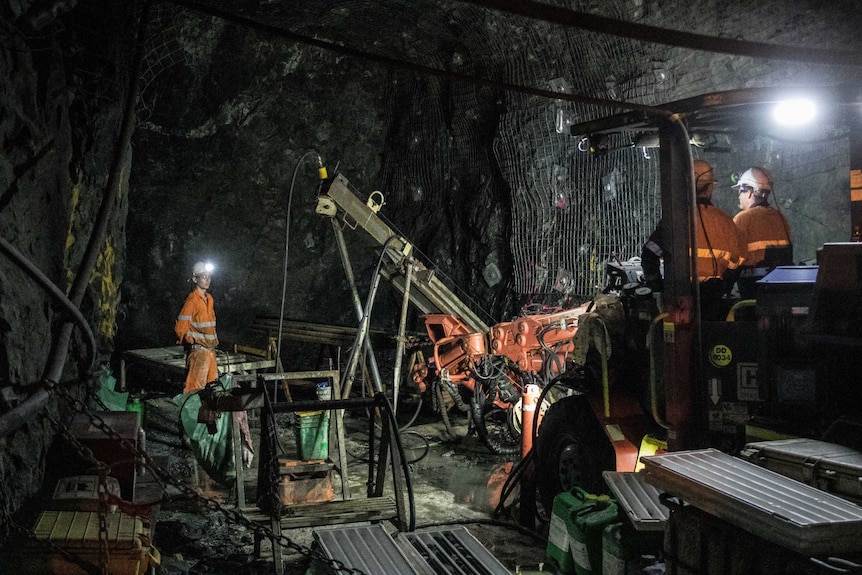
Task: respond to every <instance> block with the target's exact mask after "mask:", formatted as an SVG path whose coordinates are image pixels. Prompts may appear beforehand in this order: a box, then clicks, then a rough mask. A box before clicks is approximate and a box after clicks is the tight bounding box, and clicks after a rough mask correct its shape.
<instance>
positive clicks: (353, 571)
mask: <svg viewBox="0 0 862 575" xmlns="http://www.w3.org/2000/svg"><path fill="white" fill-rule="evenodd" d="M52 391H53V392H56V393H58V394H59V395H60V396H62V397H63V398H64V399H65V400H66V401H67V402H69V404H70V405H71V406H72V407H73V408H74V409H75V411H77V412H79V413H82V414H84V415H85V416H87V418H88V419H89V420H90V423H91V424H92V425H94V426H95V427H97V428H98V429H99V430H100V431H101V432H102V433H104V434H105V435H107V436H108V437H110V438H111V439H114V440H116V441H117V442H118V443H119V444H120V445H121V446H122V447H123V448H125V449H126V450H128V451H129V452H130V453H134V455H135V458H136V460H137V461H140V462H142V463H143V464H144V466H145V467H146V468H147V469H148V470H149V471H151V472H152V473H153V476H154V477H155V478H156V479H157V480H158V482H159V485H160V486H161V487H162V488H163V489H164V488H165V487H166V486H167V485H171V486H172V487H175V488H176V489H177V490H179V491H180V492H181V493H182V494H184V495H186V496H187V497H189V498H190V499H192V500H194V501H196V502H197V503H198V504H199V505H201V506H203V507H205V508H207V509H210V510H213V511H218V512H219V513H221V514H222V515H224V516H225V518H226V519H228V520H229V521H234V522H235V523H238V524H240V525H243V526H244V527H246V528H247V529H248V530H250V531H252V532H253V533H254V534H255V535H256V536H259V537H266V538H267V539H269V540H270V541H271V542H272V544H273V545H275V544H278V545H281V546H282V547H284V548H285V549H290V550H292V551H295V552H296V553H298V554H300V555H302V556H304V557H308V558H309V559H312V560H315V561H318V562H320V563H323V564H325V565H327V566H329V568H331V569H332V570H333V572H334V573H336V574H341V573H344V574H348V575H368V574H366V573H365V572H364V571H362V570H360V569H357V568H354V567H348V566H347V565H345V564H344V563H342V562H341V561H339V560H338V559H331V558H329V557H326V556H325V555H324V554H323V553H322V552H321V551H317V550H315V549H311V548H310V547H307V546H304V545H301V544H299V543H297V542H295V541H294V540H292V539H290V538H289V537H287V536H286V535H283V534H276V533H275V532H274V531H273V530H272V529H270V528H269V527H266V526H264V525H261V524H259V523H256V522H254V521H252V520H251V519H249V518H247V517H246V516H245V515H243V514H242V512H240V511H238V510H236V509H230V508H227V507H224V506H223V505H222V504H221V503H219V502H218V501H215V500H214V499H210V498H208V497H205V496H203V495H201V494H200V493H198V492H197V491H196V490H194V489H192V488H190V487H189V486H187V485H185V484H184V483H182V482H181V481H179V480H177V479H174V478H173V477H171V474H170V473H169V472H167V471H165V470H164V469H162V468H161V466H159V465H158V464H157V463H156V462H155V461H154V460H153V458H152V457H150V456H149V454H147V453H146V452H145V451H141V450H139V449H138V448H137V447H136V446H135V445H134V444H133V443H131V442H130V441H129V440H128V439H126V438H124V437H122V436H121V435H120V434H119V433H117V432H116V431H115V430H114V429H112V428H111V427H110V426H109V425H108V424H107V423H106V422H105V420H104V419H102V418H101V417H99V415H98V414H96V413H93V412H91V411H90V410H89V409H88V408H87V405H86V404H85V403H84V402H83V401H81V400H80V399H78V398H76V397H74V396H72V395H71V394H70V393H69V392H68V391H67V390H65V389H63V388H62V387H61V386H54V387H53V388H52ZM49 418H51V416H50V415H49ZM51 421H52V422H55V423H56V424H59V425H62V424H61V423H60V422H57V421H56V420H55V419H53V418H51ZM63 427H65V426H63ZM66 430H67V432H68V428H66ZM69 435H71V434H69ZM70 439H71V441H72V442H73V445H74V446H75V447H76V448H77V449H79V450H80V451H81V454H82V455H83V456H84V457H87V458H88V459H90V458H89V457H88V455H87V454H89V456H90V457H93V459H90V460H91V461H92V460H94V459H95V458H94V456H93V453H92V451H91V450H90V449H89V448H88V447H87V446H85V445H82V444H81V443H80V442H79V441H77V439H74V438H70ZM95 461H96V463H97V464H98V465H101V466H104V464H103V463H102V462H100V461H98V460H95Z"/></svg>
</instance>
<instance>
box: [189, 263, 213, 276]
mask: <svg viewBox="0 0 862 575" xmlns="http://www.w3.org/2000/svg"><path fill="white" fill-rule="evenodd" d="M214 270H215V266H214V265H213V264H212V263H210V262H197V263H195V265H193V266H192V277H198V276H202V275H210V274H212V273H213V271H214Z"/></svg>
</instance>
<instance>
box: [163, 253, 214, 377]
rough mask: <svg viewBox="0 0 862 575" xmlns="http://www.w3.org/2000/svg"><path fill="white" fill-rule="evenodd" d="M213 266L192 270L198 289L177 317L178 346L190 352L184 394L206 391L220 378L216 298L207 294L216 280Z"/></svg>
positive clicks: (201, 266)
mask: <svg viewBox="0 0 862 575" xmlns="http://www.w3.org/2000/svg"><path fill="white" fill-rule="evenodd" d="M212 272H213V266H212V264H205V263H204V262H197V263H196V264H195V265H194V266H193V267H192V277H191V282H192V285H193V286H194V287H193V288H192V291H191V293H189V295H188V297H187V298H186V301H185V303H183V307H182V309H181V310H180V313H179V315H178V316H177V323H176V325H175V327H174V331H175V332H176V334H177V343H180V344H182V346H183V349H184V350H185V352H186V368H187V369H188V372H187V373H186V384H185V389H183V391H184V392H185V393H190V392H192V391H196V390H198V389H202V388H203V387H204V386H205V385H206V384H207V383H208V382H210V381H214V380H215V379H216V378H217V377H218V364H217V361H216V351H215V350H216V347H217V346H218V336H217V335H216V317H215V309H214V307H213V297H212V295H211V294H209V293H208V292H207V290H208V289H209V287H210V281H211V280H212Z"/></svg>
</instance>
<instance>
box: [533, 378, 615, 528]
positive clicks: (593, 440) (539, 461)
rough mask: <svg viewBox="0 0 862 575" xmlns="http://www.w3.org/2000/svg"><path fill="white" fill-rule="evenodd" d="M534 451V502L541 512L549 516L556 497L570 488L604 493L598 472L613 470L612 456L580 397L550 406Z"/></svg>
mask: <svg viewBox="0 0 862 575" xmlns="http://www.w3.org/2000/svg"><path fill="white" fill-rule="evenodd" d="M534 448H535V450H536V470H535V475H536V490H537V499H538V502H539V504H540V505H541V506H542V508H543V510H544V511H545V513H547V514H550V511H551V509H552V507H553V504H554V498H555V497H556V496H557V494H559V493H562V492H563V491H569V490H571V489H572V488H573V487H580V488H581V489H583V490H585V491H587V492H588V493H595V494H601V493H606V492H607V490H608V489H607V485H606V484H605V482H604V479H603V478H602V472H603V471H606V470H613V469H614V467H615V462H616V457H615V455H614V451H613V447H612V446H611V444H610V442H609V441H608V439H607V437H606V436H605V435H604V433H603V432H602V430H601V427H600V426H599V423H598V421H597V420H596V418H595V416H594V415H593V413H592V410H591V409H590V407H589V404H588V403H587V401H586V398H585V397H584V396H579V395H573V396H571V397H566V398H563V399H561V400H560V401H557V402H555V403H554V404H552V405H551V407H550V408H549V409H548V412H547V413H546V414H545V417H544V418H543V419H542V423H541V425H540V426H539V434H538V436H537V437H536V441H535V443H534Z"/></svg>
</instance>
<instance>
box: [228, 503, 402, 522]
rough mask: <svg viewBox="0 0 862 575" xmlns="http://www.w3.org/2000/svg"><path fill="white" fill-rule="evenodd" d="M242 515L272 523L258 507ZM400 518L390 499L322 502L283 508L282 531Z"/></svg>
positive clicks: (245, 510)
mask: <svg viewBox="0 0 862 575" xmlns="http://www.w3.org/2000/svg"><path fill="white" fill-rule="evenodd" d="M242 513H243V515H245V517H246V518H248V519H249V520H251V521H254V522H256V523H262V524H266V525H268V524H269V523H270V521H271V517H270V516H269V515H268V514H267V513H264V512H263V511H261V510H260V509H258V508H257V507H246V508H243V510H242ZM397 517H398V510H397V506H396V505H395V500H394V499H393V498H392V497H389V496H384V497H370V498H368V499H348V500H347V501H320V502H317V503H300V504H298V505H289V506H285V507H284V508H282V514H281V528H282V529H295V528H298V527H317V526H320V525H340V524H344V523H355V522H359V521H388V520H391V519H395V518H397Z"/></svg>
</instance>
